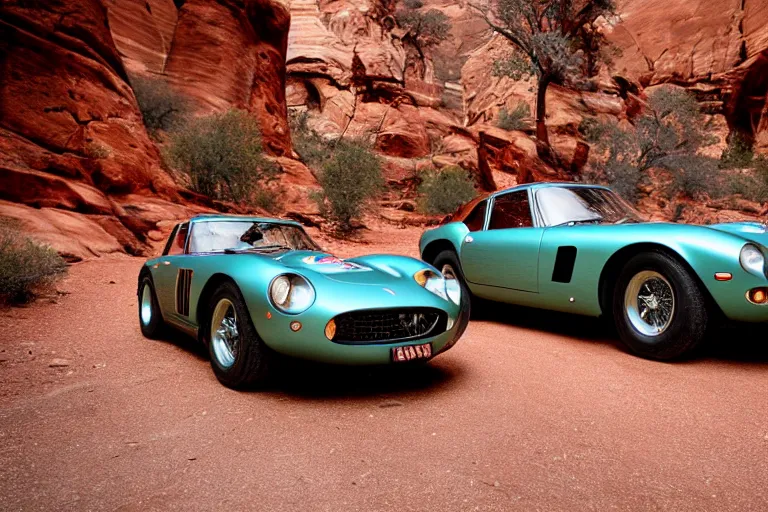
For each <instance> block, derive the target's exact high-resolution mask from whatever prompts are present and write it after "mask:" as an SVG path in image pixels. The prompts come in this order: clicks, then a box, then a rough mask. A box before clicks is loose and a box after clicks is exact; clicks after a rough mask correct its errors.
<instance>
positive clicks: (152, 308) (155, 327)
mask: <svg viewBox="0 0 768 512" xmlns="http://www.w3.org/2000/svg"><path fill="white" fill-rule="evenodd" d="M145 291H146V292H147V294H148V296H147V297H146V299H148V300H147V301H146V303H145V297H144V293H145ZM138 299H139V327H141V334H143V335H144V337H145V338H149V339H152V340H156V339H159V338H161V337H162V336H163V335H164V334H165V331H166V328H165V320H163V314H162V312H161V311H160V305H159V303H158V302H157V294H156V293H155V285H154V283H153V282H152V276H150V275H148V274H145V275H144V276H142V278H141V281H139V295H138ZM145 305H146V306H148V307H149V310H148V318H147V316H143V315H142V313H143V312H144V313H147V311H142V310H143V306H145Z"/></svg>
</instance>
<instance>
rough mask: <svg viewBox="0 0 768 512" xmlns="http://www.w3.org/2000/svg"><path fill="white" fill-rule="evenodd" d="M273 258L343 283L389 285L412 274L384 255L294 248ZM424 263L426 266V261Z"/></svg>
mask: <svg viewBox="0 0 768 512" xmlns="http://www.w3.org/2000/svg"><path fill="white" fill-rule="evenodd" d="M399 258H400V257H397V256H391V257H389V259H390V260H397V259H399ZM273 259H274V260H275V261H279V262H280V263H282V264H283V265H285V266H286V267H289V268H293V269H296V270H300V271H304V273H306V272H307V271H309V272H313V273H315V274H321V275H323V276H325V277H326V278H328V279H331V280H333V281H337V282H340V283H350V284H366V285H387V284H393V283H395V282H397V281H399V280H401V279H402V278H403V277H405V276H408V277H410V275H409V274H408V273H407V272H405V271H403V270H399V269H397V268H395V266H393V265H390V264H389V263H388V262H384V261H379V259H380V257H379V258H377V257H375V256H374V257H366V256H363V257H360V258H350V259H341V258H338V257H336V256H334V255H332V254H328V253H321V252H310V251H291V252H287V253H283V254H281V255H276V256H274V258H273ZM408 259H410V258H408ZM414 261H415V260H414ZM422 266H424V265H423V263H422Z"/></svg>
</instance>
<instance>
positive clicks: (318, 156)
mask: <svg viewBox="0 0 768 512" xmlns="http://www.w3.org/2000/svg"><path fill="white" fill-rule="evenodd" d="M308 121H309V113H308V112H306V111H304V112H300V113H292V114H291V116H290V119H289V124H290V127H291V140H292V142H293V150H294V151H295V152H296V153H297V154H298V155H299V158H301V160H302V161H303V162H304V163H305V164H307V165H308V166H310V167H312V168H319V167H320V166H321V165H322V163H323V161H324V160H325V159H326V158H328V157H329V156H330V151H328V147H329V143H328V141H327V140H325V139H323V137H322V136H320V135H319V134H318V133H317V132H315V131H314V130H312V129H311V128H310V127H309V125H308V124H307V123H308Z"/></svg>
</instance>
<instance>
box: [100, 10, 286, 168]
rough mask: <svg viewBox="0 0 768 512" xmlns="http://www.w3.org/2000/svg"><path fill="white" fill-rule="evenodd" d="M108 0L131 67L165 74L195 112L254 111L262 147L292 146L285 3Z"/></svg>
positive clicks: (278, 151) (281, 150) (281, 151)
mask: <svg viewBox="0 0 768 512" xmlns="http://www.w3.org/2000/svg"><path fill="white" fill-rule="evenodd" d="M105 1H106V2H107V4H106V5H107V6H108V8H109V21H110V27H111V30H112V33H113V35H114V38H115V41H116V43H117V45H118V49H119V50H120V54H121V55H122V57H123V59H124V61H125V62H126V67H128V69H129V71H130V72H133V73H136V74H150V75H157V76H162V77H164V78H166V79H167V80H168V81H169V82H170V83H171V84H172V85H173V86H174V87H175V88H176V89H177V90H179V91H180V92H181V93H183V94H185V95H186V96H188V97H189V98H191V99H192V100H194V101H193V104H194V106H196V108H197V111H198V113H200V114H205V113H210V112H212V111H223V110H227V109H230V108H233V107H234V108H240V109H246V110H248V111H250V112H252V113H253V115H255V116H256V117H257V118H258V119H259V122H260V124H261V130H262V134H263V136H264V143H265V145H266V149H267V150H268V151H269V152H271V153H272V154H274V155H276V156H282V155H290V154H291V139H290V133H289V130H288V121H287V111H286V103H285V58H286V52H287V44H288V27H289V25H290V13H289V12H288V9H287V8H286V7H284V6H283V5H282V4H281V3H279V2H278V1H276V0H186V1H181V0H179V1H177V2H175V3H174V2H173V0H151V1H147V2H145V1H144V0H120V1H117V0H105ZM177 5H179V6H180V8H179V9H178V10H177V7H176V6H177Z"/></svg>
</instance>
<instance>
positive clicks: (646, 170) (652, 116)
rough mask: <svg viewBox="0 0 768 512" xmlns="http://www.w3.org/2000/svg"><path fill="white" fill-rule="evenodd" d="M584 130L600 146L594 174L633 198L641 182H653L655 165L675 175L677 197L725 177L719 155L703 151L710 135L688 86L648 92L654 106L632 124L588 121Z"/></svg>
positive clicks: (671, 191)
mask: <svg viewBox="0 0 768 512" xmlns="http://www.w3.org/2000/svg"><path fill="white" fill-rule="evenodd" d="M579 131H580V132H581V133H582V134H583V135H584V136H585V138H586V139H587V140H589V141H590V142H593V143H594V145H595V147H596V148H597V150H598V152H596V153H597V155H598V158H597V159H596V160H595V161H593V164H592V169H591V171H590V173H588V174H589V175H590V176H591V179H592V180H593V181H598V182H607V183H608V184H610V185H612V186H613V187H614V188H615V189H616V190H617V191H618V192H619V193H620V194H621V195H623V196H624V197H625V198H626V199H628V200H630V201H633V202H634V201H636V200H637V199H638V198H639V193H638V190H637V188H638V185H640V184H648V183H652V182H653V177H652V175H651V172H652V170H654V169H655V170H662V171H666V172H667V173H669V174H670V175H671V176H672V178H673V179H672V180H670V185H671V186H670V187H666V188H664V189H663V190H662V192H663V194H665V195H667V196H671V194H674V193H677V192H683V193H685V194H687V195H690V196H692V197H695V196H696V195H698V194H700V193H702V192H707V193H709V191H710V190H713V189H714V187H716V186H717V182H718V180H719V172H718V169H717V165H716V163H717V160H715V159H712V158H708V157H705V156H702V155H700V154H699V150H700V149H701V148H703V147H705V146H707V145H708V144H709V143H710V142H709V139H710V138H709V137H708V136H707V135H708V134H707V132H706V124H705V123H704V122H703V119H702V115H701V112H700V110H699V106H698V104H697V103H696V99H695V98H694V97H693V96H692V95H691V94H690V93H688V92H687V91H685V90H684V89H681V88H677V87H673V86H660V87H658V88H656V89H654V90H653V91H652V92H651V93H650V94H649V95H648V105H647V107H646V108H645V111H644V112H643V113H642V114H641V115H639V116H638V117H637V118H636V119H635V120H634V123H633V124H632V125H631V126H628V125H627V126H622V125H619V124H617V123H616V122H606V123H601V122H599V121H597V120H589V121H587V120H585V121H584V122H582V124H581V125H580V126H579Z"/></svg>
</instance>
